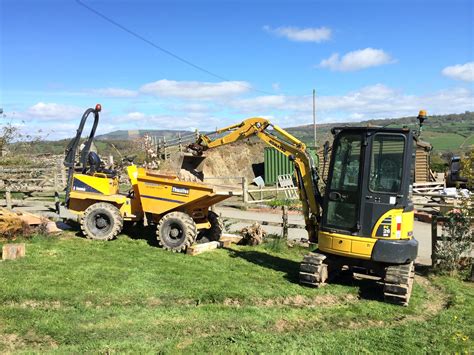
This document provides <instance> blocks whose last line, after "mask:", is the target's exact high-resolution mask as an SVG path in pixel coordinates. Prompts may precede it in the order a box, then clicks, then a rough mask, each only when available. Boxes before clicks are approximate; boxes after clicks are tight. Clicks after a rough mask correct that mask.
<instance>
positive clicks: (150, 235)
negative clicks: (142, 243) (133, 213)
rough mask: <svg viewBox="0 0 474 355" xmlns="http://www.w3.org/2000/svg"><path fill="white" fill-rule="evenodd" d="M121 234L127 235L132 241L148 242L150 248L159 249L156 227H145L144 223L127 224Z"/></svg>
mask: <svg viewBox="0 0 474 355" xmlns="http://www.w3.org/2000/svg"><path fill="white" fill-rule="evenodd" d="M121 234H125V235H126V236H128V237H129V238H130V239H135V240H138V239H142V240H146V242H147V243H148V245H149V246H152V247H159V245H158V240H157V239H156V226H148V227H145V226H144V225H143V224H142V223H131V222H129V223H125V225H124V226H123V230H122V233H121Z"/></svg>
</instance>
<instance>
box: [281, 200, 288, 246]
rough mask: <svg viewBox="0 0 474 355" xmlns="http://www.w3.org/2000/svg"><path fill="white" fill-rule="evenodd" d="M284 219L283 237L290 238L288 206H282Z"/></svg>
mask: <svg viewBox="0 0 474 355" xmlns="http://www.w3.org/2000/svg"><path fill="white" fill-rule="evenodd" d="M281 211H282V216H281V218H282V220H283V239H285V240H288V206H281Z"/></svg>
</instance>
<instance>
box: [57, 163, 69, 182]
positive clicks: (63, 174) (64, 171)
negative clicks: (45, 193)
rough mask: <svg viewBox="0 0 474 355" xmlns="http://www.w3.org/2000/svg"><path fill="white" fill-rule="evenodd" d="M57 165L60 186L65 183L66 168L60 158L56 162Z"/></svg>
mask: <svg viewBox="0 0 474 355" xmlns="http://www.w3.org/2000/svg"><path fill="white" fill-rule="evenodd" d="M58 163H59V164H58V167H59V173H60V175H61V187H65V186H66V184H67V177H66V169H65V167H64V166H63V162H62V160H59V162H58Z"/></svg>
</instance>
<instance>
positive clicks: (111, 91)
mask: <svg viewBox="0 0 474 355" xmlns="http://www.w3.org/2000/svg"><path fill="white" fill-rule="evenodd" d="M87 92H88V93H90V94H93V95H98V96H104V97H135V96H137V95H138V92H137V91H134V90H128V89H121V88H103V89H91V90H87Z"/></svg>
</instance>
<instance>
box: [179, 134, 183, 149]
mask: <svg viewBox="0 0 474 355" xmlns="http://www.w3.org/2000/svg"><path fill="white" fill-rule="evenodd" d="M181 143H182V142H181V132H178V147H179V151H180V152H181V151H182V150H183V146H182V144H181Z"/></svg>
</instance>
